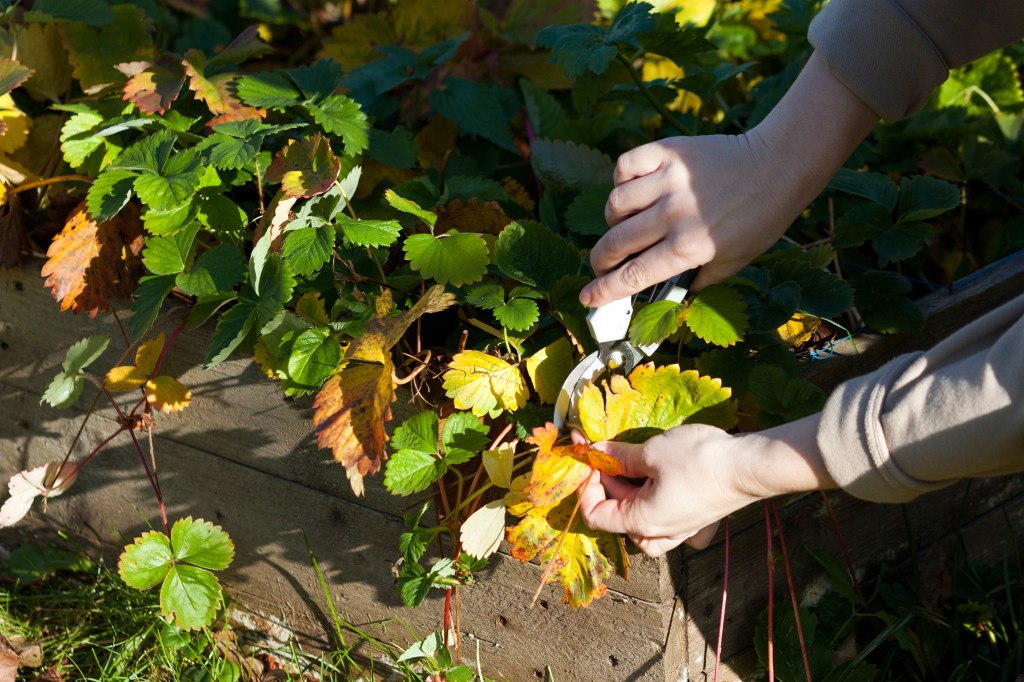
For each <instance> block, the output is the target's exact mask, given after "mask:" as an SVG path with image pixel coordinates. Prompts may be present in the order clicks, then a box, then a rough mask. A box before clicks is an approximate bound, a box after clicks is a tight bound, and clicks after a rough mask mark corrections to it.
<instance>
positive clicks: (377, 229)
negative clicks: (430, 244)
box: [335, 215, 402, 247]
mask: <svg viewBox="0 0 1024 682" xmlns="http://www.w3.org/2000/svg"><path fill="white" fill-rule="evenodd" d="M335 225H337V227H338V228H340V229H341V232H342V234H344V235H345V238H346V239H348V240H349V241H350V242H352V243H353V244H355V245H356V246H373V247H377V246H391V245H392V244H393V243H395V240H396V239H398V235H399V234H400V233H401V232H402V225H401V223H399V222H398V221H397V220H353V219H351V218H348V217H347V216H343V215H339V216H338V217H337V218H336V219H335Z"/></svg>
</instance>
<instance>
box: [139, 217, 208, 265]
mask: <svg viewBox="0 0 1024 682" xmlns="http://www.w3.org/2000/svg"><path fill="white" fill-rule="evenodd" d="M198 232H199V226H198V225H196V224H194V223H193V225H192V226H191V227H189V228H186V229H184V230H180V231H179V232H176V233H174V234H172V235H170V236H168V237H150V238H149V239H147V240H146V247H145V248H144V249H143V250H142V262H143V263H145V265H146V269H147V270H149V271H150V272H151V273H153V274H154V275H176V274H178V273H179V272H183V271H184V270H185V268H186V267H187V266H188V264H189V262H190V261H191V259H192V253H193V248H194V247H195V241H196V235H197V234H198Z"/></svg>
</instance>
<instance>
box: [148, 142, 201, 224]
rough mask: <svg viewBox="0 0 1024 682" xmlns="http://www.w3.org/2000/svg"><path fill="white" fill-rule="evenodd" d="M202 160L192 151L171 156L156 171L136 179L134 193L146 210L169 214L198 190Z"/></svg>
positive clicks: (188, 150)
mask: <svg viewBox="0 0 1024 682" xmlns="http://www.w3.org/2000/svg"><path fill="white" fill-rule="evenodd" d="M200 170H201V159H200V157H199V154H197V153H196V151H195V150H194V149H187V150H185V151H183V152H179V153H177V154H175V155H173V156H171V157H170V159H169V160H168V161H167V163H166V164H163V165H162V166H161V169H160V170H159V171H151V172H144V173H142V174H141V175H139V176H138V177H137V178H136V179H135V183H134V185H133V186H134V188H135V193H136V194H138V195H139V199H141V200H142V203H144V204H145V205H146V206H148V207H149V208H151V209H153V210H156V211H169V210H172V209H176V208H178V207H180V206H182V205H183V204H186V203H189V201H190V200H191V199H192V195H194V194H195V193H196V191H197V190H198V189H199V181H200Z"/></svg>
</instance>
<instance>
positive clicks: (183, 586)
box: [160, 564, 224, 630]
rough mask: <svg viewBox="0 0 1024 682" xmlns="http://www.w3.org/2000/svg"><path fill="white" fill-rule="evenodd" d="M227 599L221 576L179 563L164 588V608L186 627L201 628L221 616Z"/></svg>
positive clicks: (161, 589)
mask: <svg viewBox="0 0 1024 682" xmlns="http://www.w3.org/2000/svg"><path fill="white" fill-rule="evenodd" d="M223 601H224V593H223V592H222V591H221V588H220V583H219V582H217V578H216V577H215V576H214V575H213V574H212V573H210V572H209V571H207V570H205V569H202V568H197V567H195V566H187V565H181V564H175V565H173V566H172V567H171V569H170V570H169V571H168V572H167V577H166V578H164V583H163V586H162V587H161V588H160V611H161V613H162V614H163V615H164V617H165V618H167V619H168V620H173V622H174V624H175V625H176V626H178V627H179V628H181V629H182V630H199V629H200V628H203V627H206V626H207V625H209V624H210V623H212V622H213V621H214V619H215V618H216V617H217V611H218V610H220V607H221V604H222V603H223Z"/></svg>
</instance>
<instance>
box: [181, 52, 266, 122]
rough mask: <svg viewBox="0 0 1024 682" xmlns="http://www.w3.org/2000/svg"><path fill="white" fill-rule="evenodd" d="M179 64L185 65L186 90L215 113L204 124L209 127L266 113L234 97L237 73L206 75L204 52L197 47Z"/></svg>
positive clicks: (258, 117)
mask: <svg viewBox="0 0 1024 682" xmlns="http://www.w3.org/2000/svg"><path fill="white" fill-rule="evenodd" d="M181 63H182V65H183V66H184V67H185V74H186V75H187V76H188V79H189V80H188V87H189V89H190V90H192V92H194V93H195V95H196V99H198V100H202V101H203V102H204V103H205V104H206V106H207V107H208V108H209V109H210V113H211V114H213V115H214V116H216V118H214V119H213V120H212V121H210V122H209V123H207V124H206V125H207V127H208V128H212V127H213V126H215V125H217V124H218V123H227V122H228V121H244V120H245V119H249V118H255V119H262V118H263V116H264V114H265V113H266V112H265V111H264V110H263V109H256V108H254V107H250V106H247V105H245V104H243V103H242V100H240V99H238V97H236V96H235V94H234V92H233V86H234V83H235V79H236V78H237V76H238V74H237V73H231V72H228V73H219V74H217V75H215V76H210V77H207V76H206V55H204V54H203V53H202V52H200V51H199V50H189V51H188V52H186V53H185V58H184V59H183V60H182V62H181Z"/></svg>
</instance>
